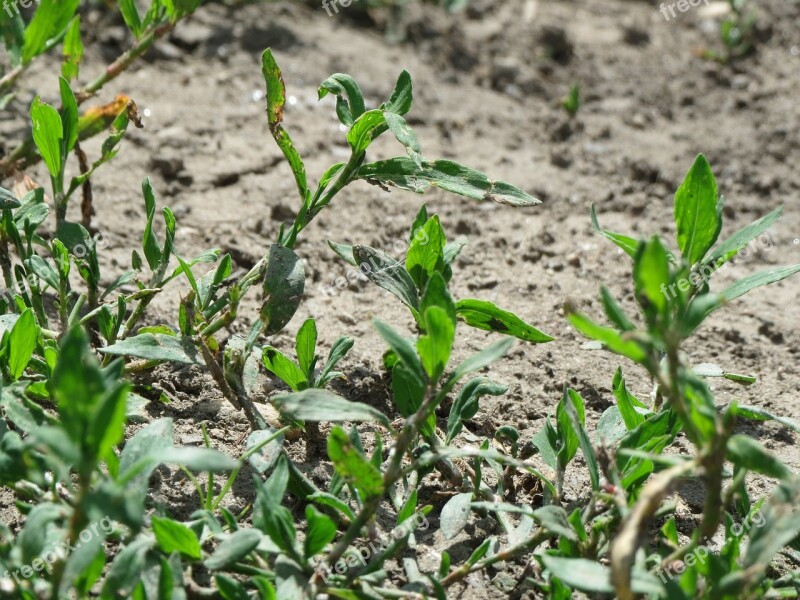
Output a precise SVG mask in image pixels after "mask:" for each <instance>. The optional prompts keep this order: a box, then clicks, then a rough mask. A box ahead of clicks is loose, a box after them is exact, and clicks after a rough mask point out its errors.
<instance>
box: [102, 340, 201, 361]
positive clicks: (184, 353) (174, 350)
mask: <svg viewBox="0 0 800 600" xmlns="http://www.w3.org/2000/svg"><path fill="white" fill-rule="evenodd" d="M100 352H103V353H104V354H111V355H114V356H130V357H133V358H143V359H145V360H155V361H165V362H176V363H182V364H186V365H203V364H205V363H204V362H203V358H202V357H201V356H200V355H199V354H198V352H197V348H196V347H195V345H194V342H193V341H192V340H191V338H188V337H183V336H176V335H167V334H163V333H157V334H152V333H142V334H140V335H136V336H134V337H130V338H126V339H124V340H122V341H120V342H117V343H116V344H113V345H112V346H108V347H106V348H100Z"/></svg>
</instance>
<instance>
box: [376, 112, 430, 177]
mask: <svg viewBox="0 0 800 600" xmlns="http://www.w3.org/2000/svg"><path fill="white" fill-rule="evenodd" d="M383 116H384V120H385V122H386V125H388V127H389V131H391V132H392V133H393V134H394V137H395V139H396V140H397V141H398V142H400V143H401V144H402V145H403V146H404V147H405V149H406V152H407V153H408V156H409V158H410V159H411V160H413V161H414V163H415V164H416V165H417V166H419V167H422V160H423V158H422V148H420V145H419V140H418V139H417V134H415V133H414V130H413V129H411V127H409V125H408V123H406V120H405V119H404V118H403V117H401V116H400V115H398V114H396V113H393V112H390V111H387V112H385V113H383Z"/></svg>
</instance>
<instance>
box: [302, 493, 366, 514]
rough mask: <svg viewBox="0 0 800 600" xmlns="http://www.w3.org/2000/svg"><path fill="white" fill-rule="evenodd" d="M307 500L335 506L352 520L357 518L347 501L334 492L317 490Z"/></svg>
mask: <svg viewBox="0 0 800 600" xmlns="http://www.w3.org/2000/svg"><path fill="white" fill-rule="evenodd" d="M307 500H310V501H311V502H316V503H317V504H321V505H322V506H328V507H330V508H334V509H336V510H337V511H339V512H340V513H342V514H343V515H344V516H346V517H347V518H348V519H350V520H351V521H352V520H353V519H355V518H356V516H355V514H353V511H352V509H351V508H350V506H348V504H347V503H346V502H344V501H343V500H340V499H339V498H337V497H336V496H334V495H333V494H329V493H327V492H315V493H313V494H311V495H310V496H308V497H307Z"/></svg>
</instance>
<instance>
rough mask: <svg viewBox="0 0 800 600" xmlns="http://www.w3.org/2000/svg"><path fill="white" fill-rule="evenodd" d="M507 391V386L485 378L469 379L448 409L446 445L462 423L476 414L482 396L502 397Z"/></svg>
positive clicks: (453, 437)
mask: <svg viewBox="0 0 800 600" xmlns="http://www.w3.org/2000/svg"><path fill="white" fill-rule="evenodd" d="M507 391H508V386H506V385H500V384H497V383H494V382H493V381H491V380H490V379H488V378H486V377H475V378H474V379H470V380H469V381H468V382H467V383H466V385H464V387H463V388H461V391H460V392H459V393H458V396H457V397H456V399H455V401H454V402H453V406H452V407H451V408H450V416H449V417H448V418H447V440H446V443H447V444H449V443H450V442H452V441H453V439H455V437H456V436H457V435H458V434H459V432H460V431H461V427H462V424H463V422H464V421H468V420H469V419H472V418H473V417H474V416H475V415H476V414H478V400H480V399H481V397H483V396H489V395H491V396H502V395H503V394H505V393H506V392H507Z"/></svg>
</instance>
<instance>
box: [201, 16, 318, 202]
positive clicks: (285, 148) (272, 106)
mask: <svg viewBox="0 0 800 600" xmlns="http://www.w3.org/2000/svg"><path fill="white" fill-rule="evenodd" d="M198 4H199V2H198ZM261 72H262V74H263V75H264V82H265V83H266V86H267V120H268V122H269V129H270V133H272V137H273V138H275V143H277V144H278V147H279V148H280V149H281V152H283V156H284V157H285V158H286V162H288V163H289V166H290V167H291V169H292V174H293V175H294V180H295V184H296V185H297V190H298V192H299V193H300V198H301V199H302V200H303V202H304V203H306V202H308V201H310V192H309V189H308V180H307V178H306V167H305V165H304V164H303V159H302V158H301V157H300V154H299V153H298V152H297V149H296V148H295V147H294V143H293V142H292V138H291V137H290V136H289V134H288V133H287V132H286V130H285V129H284V128H283V125H282V123H283V109H284V106H285V104H286V85H285V84H284V81H283V74H282V73H281V69H280V67H279V66H278V63H277V62H275V58H274V57H273V56H272V50H271V49H270V48H267V49H266V50H265V51H264V53H263V54H262V56H261Z"/></svg>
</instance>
